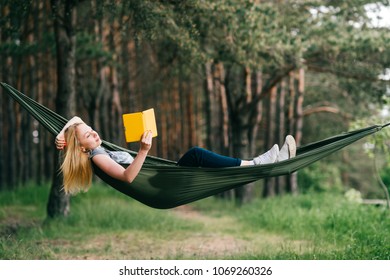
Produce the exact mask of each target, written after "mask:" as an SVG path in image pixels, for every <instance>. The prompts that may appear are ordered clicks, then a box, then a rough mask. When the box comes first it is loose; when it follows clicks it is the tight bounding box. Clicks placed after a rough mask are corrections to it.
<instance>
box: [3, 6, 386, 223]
mask: <svg viewBox="0 0 390 280" xmlns="http://www.w3.org/2000/svg"><path fill="white" fill-rule="evenodd" d="M0 3H1V4H0V12H1V17H0V18H1V19H0V62H1V65H2V66H1V68H0V77H1V78H0V81H1V82H5V83H7V84H9V85H11V86H13V87H15V88H16V89H18V90H20V91H21V92H23V93H25V94H26V95H28V96H30V97H32V98H33V99H34V100H36V101H38V102H39V103H41V104H43V105H44V106H47V107H48V108H50V109H52V110H53V111H55V112H57V113H59V114H60V115H62V116H64V117H66V118H71V117H72V116H74V115H78V116H80V117H81V118H82V119H83V120H84V121H85V122H87V123H88V124H90V125H91V126H92V127H93V128H94V129H95V130H96V131H98V132H99V134H100V135H101V137H102V138H103V139H105V140H107V141H110V142H113V143H116V144H117V145H120V146H125V147H128V148H130V149H133V150H135V151H136V150H137V149H138V144H126V143H125V138H124V133H123V124H122V117H121V116H122V114H124V113H129V112H137V111H142V110H145V109H148V108H154V109H155V112H156V119H157V126H158V131H159V136H158V137H157V138H155V139H154V140H153V141H154V142H153V147H152V151H151V153H150V154H151V155H154V156H158V157H163V158H167V159H171V160H177V159H178V158H179V157H180V155H181V154H182V153H183V152H185V151H186V150H187V149H188V148H190V147H192V146H201V147H204V148H207V149H210V150H213V151H215V152H218V153H221V154H225V155H230V156H235V157H241V158H251V157H254V156H256V155H258V154H260V153H261V152H262V151H265V150H267V149H268V148H270V147H271V146H272V145H273V144H274V143H278V144H279V145H281V144H282V143H283V141H284V137H285V135H287V134H291V135H293V136H294V137H295V138H296V141H297V144H298V146H301V145H305V144H307V143H310V142H313V141H317V140H320V139H324V138H326V137H330V136H332V135H335V134H339V133H342V132H345V131H349V130H352V129H355V128H359V127H364V126H367V125H370V124H374V123H375V124H383V123H386V122H389V121H388V118H389V116H388V114H389V112H388V109H389V108H388V101H389V99H388V98H389V95H390V87H389V75H390V70H389V69H390V48H389V47H388V46H390V32H389V28H390V27H389V25H387V26H386V25H382V24H379V23H378V22H381V21H380V19H379V20H378V19H377V18H376V16H377V15H379V11H381V10H382V9H384V8H385V7H386V6H388V5H389V1H388V0H381V1H373V0H359V1H358V0H347V1H332V0H330V1H325V0H311V1H310V0H308V1H301V0H291V1H281V0H279V1H267V0H264V1H263V0H215V1H199V0H188V1H177V0H156V1H151V0H131V1H117V0H51V1H49V0H41V1H33V0H13V1H10V0H1V2H0ZM0 104H1V107H0V192H2V191H6V190H7V191H8V190H13V189H17V188H20V187H23V186H25V185H31V183H33V184H34V185H36V186H40V185H42V184H45V183H51V184H52V186H51V192H50V196H49V198H48V200H49V202H48V214H49V216H55V215H64V214H66V212H67V211H68V209H69V198H68V197H65V196H64V195H63V194H62V193H61V191H60V190H61V178H60V175H58V172H57V171H58V164H59V160H58V151H56V149H55V146H54V136H53V135H51V134H50V133H48V132H47V131H45V129H44V128H43V127H42V126H41V125H39V123H37V122H36V121H35V120H34V119H33V118H32V117H31V116H30V115H29V114H28V113H27V112H26V111H25V110H23V109H22V108H21V107H20V106H19V105H18V104H16V103H15V102H14V101H13V100H12V99H11V98H9V97H8V96H7V94H5V92H4V90H3V89H0ZM386 117H387V120H386ZM386 133H388V132H384V133H383V135H386ZM383 135H382V136H383ZM369 141H372V139H365V142H360V143H358V144H357V145H354V146H351V147H350V148H348V149H346V150H343V151H340V152H338V153H337V154H334V155H332V156H330V157H329V158H327V159H324V160H322V161H320V162H318V163H316V164H314V165H313V166H310V167H308V168H305V169H304V170H302V171H299V172H298V173H294V174H292V175H290V176H287V177H277V178H269V179H266V180H263V181H260V182H259V183H257V184H250V185H246V186H243V187H242V188H237V189H236V190H235V191H231V192H229V193H226V194H223V195H221V196H224V197H226V198H235V199H236V200H237V201H240V202H241V203H245V202H247V201H249V200H250V199H251V198H253V197H272V196H277V195H283V194H286V193H289V194H298V193H305V192H309V191H334V190H338V191H340V190H341V191H346V190H348V189H351V188H352V189H356V190H358V191H359V192H361V193H362V195H363V196H364V197H368V198H383V197H384V196H383V191H381V189H380V187H379V186H378V182H377V179H376V173H378V172H379V173H381V174H382V175H381V176H382V180H383V181H385V182H386V180H388V178H390V176H389V175H386V172H383V171H381V170H379V171H378V170H375V169H374V167H373V164H372V159H371V157H370V155H371V156H372V155H373V149H372V144H370V143H369ZM377 141H378V142H376V143H375V145H377V146H378V147H379V148H380V149H381V150H380V152H378V153H377V155H378V154H379V155H380V156H379V155H378V157H380V162H381V167H380V168H381V169H382V170H385V171H390V166H389V165H388V163H386V160H387V159H388V155H387V153H386V151H387V144H388V139H386V137H378V138H377ZM366 142H367V143H366ZM370 147H371V148H370ZM374 156H375V154H374ZM259 190H260V191H259Z"/></svg>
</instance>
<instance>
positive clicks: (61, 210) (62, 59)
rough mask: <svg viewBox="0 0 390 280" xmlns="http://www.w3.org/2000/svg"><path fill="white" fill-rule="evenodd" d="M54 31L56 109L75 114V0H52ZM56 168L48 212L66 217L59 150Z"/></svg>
mask: <svg viewBox="0 0 390 280" xmlns="http://www.w3.org/2000/svg"><path fill="white" fill-rule="evenodd" d="M51 7H52V11H53V15H54V33H55V40H56V51H57V78H58V88H57V97H56V111H57V112H58V113H59V114H60V115H62V116H65V117H68V118H70V117H72V116H73V115H75V113H76V109H75V104H76V103H75V92H76V91H75V49H76V37H75V33H74V25H75V19H76V10H75V6H74V1H72V0H52V1H51ZM54 160H55V162H56V168H55V170H54V172H53V182H52V186H51V191H50V196H49V201H48V204H47V214H48V216H49V217H56V216H67V215H68V213H69V210H70V203H69V197H68V196H67V195H65V193H64V192H63V190H62V188H63V179H62V175H61V174H59V172H58V169H59V166H60V161H59V153H58V152H56V153H55V159H54Z"/></svg>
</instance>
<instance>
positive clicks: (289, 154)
mask: <svg viewBox="0 0 390 280" xmlns="http://www.w3.org/2000/svg"><path fill="white" fill-rule="evenodd" d="M296 153H297V144H296V143H295V139H294V137H292V136H291V135H287V136H286V140H285V141H284V144H283V146H282V148H281V149H280V152H279V155H278V158H277V159H276V161H283V160H286V159H289V158H293V157H295V155H296Z"/></svg>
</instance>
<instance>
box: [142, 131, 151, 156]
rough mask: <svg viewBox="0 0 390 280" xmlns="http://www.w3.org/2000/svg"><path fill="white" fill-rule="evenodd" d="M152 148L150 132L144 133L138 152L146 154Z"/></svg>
mask: <svg viewBox="0 0 390 280" xmlns="http://www.w3.org/2000/svg"><path fill="white" fill-rule="evenodd" d="M151 147H152V132H151V131H150V130H148V131H145V132H144V134H143V135H142V138H141V142H140V152H144V153H148V152H149V150H150V148H151Z"/></svg>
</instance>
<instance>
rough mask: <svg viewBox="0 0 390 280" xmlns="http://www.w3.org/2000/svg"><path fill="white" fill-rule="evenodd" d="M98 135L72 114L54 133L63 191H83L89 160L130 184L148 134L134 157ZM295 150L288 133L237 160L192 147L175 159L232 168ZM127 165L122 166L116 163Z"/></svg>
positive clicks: (279, 158) (143, 155) (267, 160)
mask: <svg viewBox="0 0 390 280" xmlns="http://www.w3.org/2000/svg"><path fill="white" fill-rule="evenodd" d="M101 143H102V141H101V139H100V137H99V134H98V133H97V132H96V131H94V130H93V129H92V128H91V127H90V126H88V125H87V124H86V123H84V122H83V121H82V120H81V119H80V118H79V117H73V118H72V119H71V120H69V121H68V123H67V124H66V125H65V126H64V127H63V129H62V130H61V132H60V133H59V134H58V135H57V137H56V140H55V144H56V147H57V149H59V150H64V152H65V153H64V159H63V163H62V165H61V171H62V173H63V176H64V190H65V193H67V194H76V193H77V192H79V191H87V190H88V188H89V186H90V184H91V181H92V165H91V161H93V163H94V164H96V165H97V166H98V167H99V168H100V169H101V170H102V171H104V172H105V173H107V174H108V175H110V176H111V177H113V178H116V179H119V180H122V181H125V182H129V183H131V182H132V181H133V180H134V179H135V178H136V177H137V175H138V173H139V171H140V170H141V168H142V165H143V163H144V161H145V159H146V156H147V154H148V152H149V150H150V148H151V147H152V133H151V132H150V131H147V132H145V133H144V134H143V136H142V138H141V140H140V148H139V152H138V154H137V156H136V157H135V158H133V157H132V156H131V155H130V154H129V153H126V152H120V151H108V150H106V149H104V148H103V147H101ZM295 153H296V144H295V140H294V138H293V137H292V136H291V135H288V136H287V137H286V140H285V143H284V144H283V146H282V148H281V149H280V150H279V146H278V145H277V144H275V145H274V146H273V147H272V148H271V149H270V150H269V151H267V152H266V153H264V154H262V155H259V156H257V157H255V158H254V159H253V160H241V159H239V158H232V157H227V156H222V155H219V154H216V153H213V152H211V151H208V150H205V149H202V148H199V147H194V148H191V149H190V150H188V151H187V152H186V153H185V154H184V155H183V156H182V157H181V158H180V159H179V161H178V162H177V164H178V165H179V166H197V167H233V166H245V165H258V164H268V163H274V162H277V161H282V160H286V159H289V158H291V157H294V156H295ZM121 163H122V164H129V166H128V167H127V168H124V167H123V166H122V165H120V164H121Z"/></svg>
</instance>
